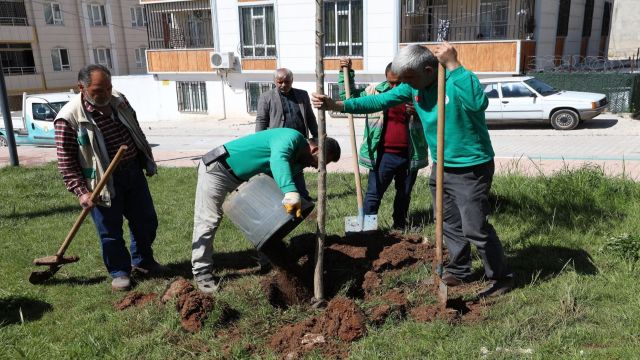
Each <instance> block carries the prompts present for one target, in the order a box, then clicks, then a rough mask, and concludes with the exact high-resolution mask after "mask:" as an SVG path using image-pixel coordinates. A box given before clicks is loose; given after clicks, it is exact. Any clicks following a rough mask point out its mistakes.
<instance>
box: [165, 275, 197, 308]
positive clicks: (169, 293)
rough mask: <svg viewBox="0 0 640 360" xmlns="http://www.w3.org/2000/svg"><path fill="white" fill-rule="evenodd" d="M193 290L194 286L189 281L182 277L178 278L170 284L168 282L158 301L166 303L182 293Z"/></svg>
mask: <svg viewBox="0 0 640 360" xmlns="http://www.w3.org/2000/svg"><path fill="white" fill-rule="evenodd" d="M194 290H195V287H194V286H193V285H192V284H191V282H189V281H188V280H186V279H184V278H178V279H176V280H175V281H173V282H172V283H171V284H169V286H168V287H167V289H166V290H165V291H164V294H163V295H162V298H161V299H160V302H162V303H163V304H166V303H167V302H169V301H170V300H171V299H176V298H180V297H181V296H182V295H184V294H186V293H189V292H192V291H194Z"/></svg>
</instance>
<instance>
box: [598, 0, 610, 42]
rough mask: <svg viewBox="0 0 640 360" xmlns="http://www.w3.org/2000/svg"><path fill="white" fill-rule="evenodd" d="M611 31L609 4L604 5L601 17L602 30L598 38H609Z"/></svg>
mask: <svg viewBox="0 0 640 360" xmlns="http://www.w3.org/2000/svg"><path fill="white" fill-rule="evenodd" d="M610 29H611V3H610V2H608V1H607V2H605V3H604V13H603V15H602V30H600V36H609V33H610V31H611V30H610Z"/></svg>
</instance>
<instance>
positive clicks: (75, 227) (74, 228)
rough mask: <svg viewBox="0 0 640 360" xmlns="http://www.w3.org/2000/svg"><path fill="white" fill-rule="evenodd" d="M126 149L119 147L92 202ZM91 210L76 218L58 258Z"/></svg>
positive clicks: (92, 196)
mask: <svg viewBox="0 0 640 360" xmlns="http://www.w3.org/2000/svg"><path fill="white" fill-rule="evenodd" d="M126 150H127V145H120V148H118V152H117V153H116V156H114V157H113V160H111V163H109V167H107V170H106V171H105V172H104V174H103V175H102V178H101V179H100V181H99V182H98V185H96V187H95V189H93V192H92V193H91V201H92V202H95V201H96V200H98V197H99V196H100V192H102V189H103V188H104V186H105V185H106V184H107V181H109V177H110V176H111V173H112V172H113V170H115V168H116V167H117V166H118V163H120V159H122V156H123V155H124V152H125V151H126ZM90 211H91V209H89V208H84V209H82V212H81V213H80V215H79V216H78V218H77V219H76V222H75V223H74V224H73V226H72V227H71V230H69V233H68V234H67V237H66V238H65V239H64V242H63V243H62V245H61V246H60V249H58V252H57V253H56V256H57V257H58V258H61V257H62V256H63V255H64V253H65V251H67V248H68V247H69V244H71V240H73V238H74V236H76V233H77V232H78V229H80V225H82V222H83V221H84V219H85V218H86V217H87V215H89V212H90Z"/></svg>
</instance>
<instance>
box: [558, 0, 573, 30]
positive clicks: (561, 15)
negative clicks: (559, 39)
mask: <svg viewBox="0 0 640 360" xmlns="http://www.w3.org/2000/svg"><path fill="white" fill-rule="evenodd" d="M570 12H571V0H560V5H559V6H558V30H557V31H556V36H567V34H568V33H569V14H570Z"/></svg>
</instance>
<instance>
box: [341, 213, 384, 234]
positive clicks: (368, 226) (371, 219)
mask: <svg viewBox="0 0 640 360" xmlns="http://www.w3.org/2000/svg"><path fill="white" fill-rule="evenodd" d="M376 230H378V215H364V216H347V217H345V218H344V232H345V233H359V232H367V231H376Z"/></svg>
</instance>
